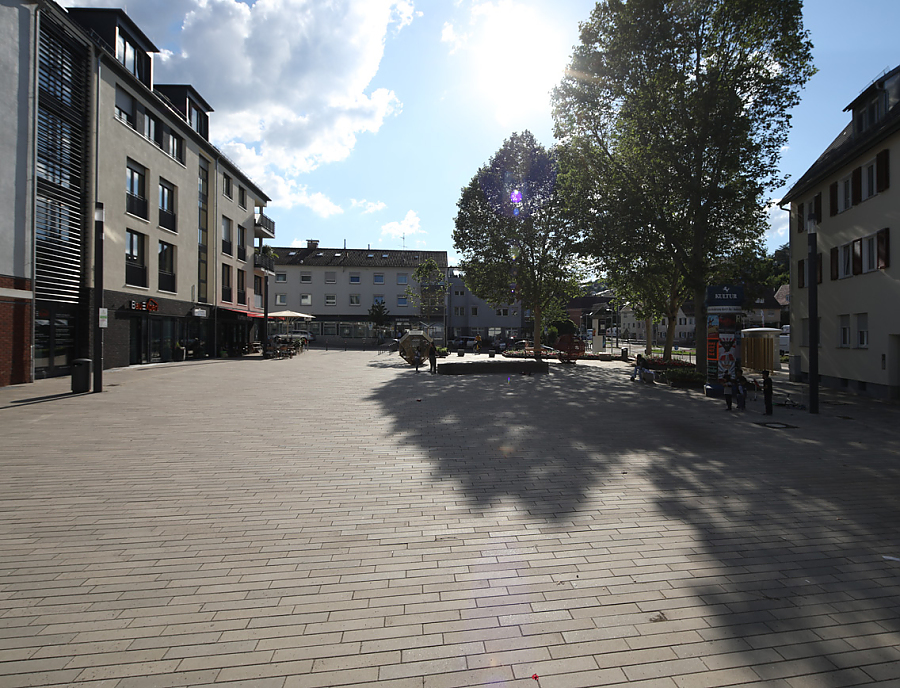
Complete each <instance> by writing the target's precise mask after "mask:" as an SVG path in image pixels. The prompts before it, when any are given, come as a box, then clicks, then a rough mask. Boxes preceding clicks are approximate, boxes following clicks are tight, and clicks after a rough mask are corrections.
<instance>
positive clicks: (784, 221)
mask: <svg viewBox="0 0 900 688" xmlns="http://www.w3.org/2000/svg"><path fill="white" fill-rule="evenodd" d="M779 203H781V199H780V198H776V199H773V200H772V201H769V204H768V205H767V206H766V214H767V215H768V220H769V229H767V230H766V244H767V245H770V246H772V245H774V246H776V247H777V246H781V245H782V244H784V243H786V242H787V241H788V240H789V239H790V236H791V234H790V213H788V212H787V211H786V210H782V209H781V208H779V207H778V204H779Z"/></svg>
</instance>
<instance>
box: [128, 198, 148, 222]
mask: <svg viewBox="0 0 900 688" xmlns="http://www.w3.org/2000/svg"><path fill="white" fill-rule="evenodd" d="M125 211H126V212H128V213H131V214H132V215H137V216H138V217H142V218H144V219H145V220H149V219H150V218H148V217H147V199H146V198H141V197H140V196H135V195H134V194H132V193H128V192H127V191H126V192H125Z"/></svg>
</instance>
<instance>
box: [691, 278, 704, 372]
mask: <svg viewBox="0 0 900 688" xmlns="http://www.w3.org/2000/svg"><path fill="white" fill-rule="evenodd" d="M706 335H707V331H706V289H705V288H704V287H697V288H696V289H694V340H695V342H696V345H697V372H698V373H701V374H702V375H706Z"/></svg>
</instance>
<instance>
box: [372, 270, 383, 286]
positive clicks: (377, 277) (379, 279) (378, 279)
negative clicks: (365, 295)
mask: <svg viewBox="0 0 900 688" xmlns="http://www.w3.org/2000/svg"><path fill="white" fill-rule="evenodd" d="M372 284H384V273H382V272H376V273H375V274H374V275H373V276H372Z"/></svg>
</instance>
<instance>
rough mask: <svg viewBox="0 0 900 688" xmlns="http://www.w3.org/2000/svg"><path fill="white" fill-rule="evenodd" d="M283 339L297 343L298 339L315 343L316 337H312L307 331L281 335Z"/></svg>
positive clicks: (295, 331)
mask: <svg viewBox="0 0 900 688" xmlns="http://www.w3.org/2000/svg"><path fill="white" fill-rule="evenodd" d="M282 336H283V337H284V338H285V339H290V340H291V341H297V340H300V339H306V341H308V342H314V341H316V335H314V334H313V333H312V332H310V331H309V330H294V331H293V332H290V333H288V334H286V335H282Z"/></svg>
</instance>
